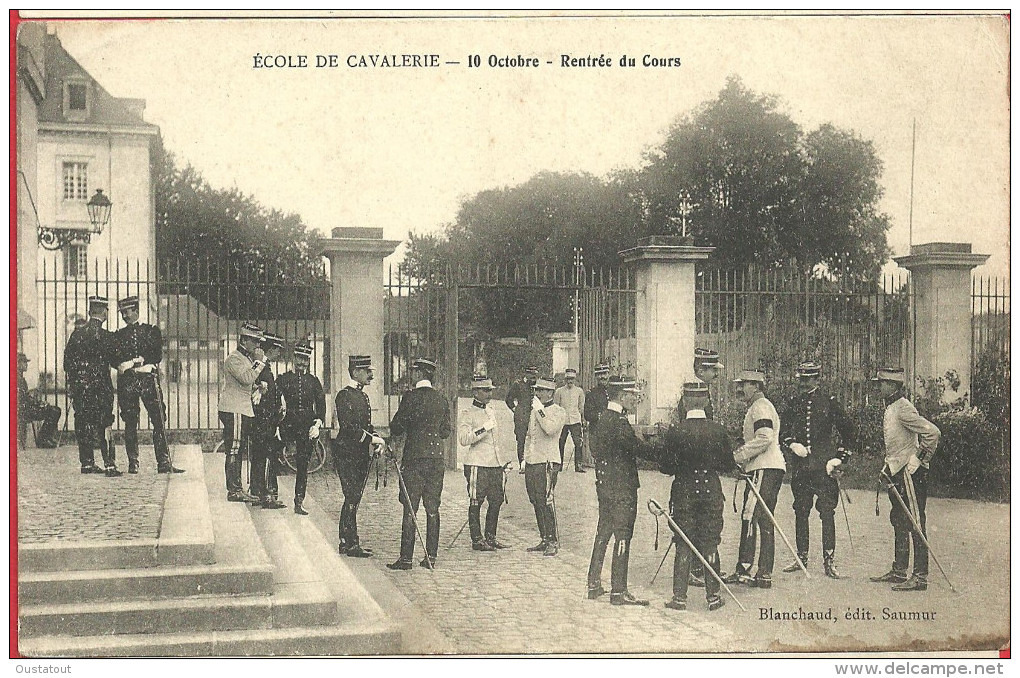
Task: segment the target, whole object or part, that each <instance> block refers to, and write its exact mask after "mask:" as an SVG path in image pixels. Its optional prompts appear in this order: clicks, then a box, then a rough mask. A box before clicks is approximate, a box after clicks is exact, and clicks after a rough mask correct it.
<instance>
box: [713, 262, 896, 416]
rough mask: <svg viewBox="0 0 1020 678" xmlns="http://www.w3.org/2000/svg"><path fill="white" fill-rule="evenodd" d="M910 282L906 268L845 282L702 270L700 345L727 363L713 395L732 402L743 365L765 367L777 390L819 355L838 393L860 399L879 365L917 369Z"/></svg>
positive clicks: (850, 401)
mask: <svg viewBox="0 0 1020 678" xmlns="http://www.w3.org/2000/svg"><path fill="white" fill-rule="evenodd" d="M908 281H909V277H908V275H907V274H905V273H904V274H899V275H888V276H884V277H883V278H882V279H881V280H879V281H875V282H860V281H850V282H847V281H842V280H834V279H831V278H828V277H825V276H814V275H805V274H803V273H800V272H795V271H789V270H783V269H771V270H764V269H756V268H749V269H747V270H737V271H722V270H711V269H706V270H701V271H699V272H698V275H697V279H696V287H695V316H696V317H695V323H696V329H697V343H698V345H699V346H703V347H706V348H714V349H716V350H718V351H719V352H720V354H721V356H722V361H723V363H724V365H725V366H726V367H725V370H724V373H723V375H722V376H723V378H722V379H720V380H719V381H717V382H716V387H715V390H716V393H715V394H714V397H715V398H717V399H718V402H720V403H721V404H722V405H723V406H725V405H726V404H727V403H728V402H731V401H732V400H733V392H732V379H734V378H735V377H736V375H737V373H739V371H740V370H742V369H762V370H764V371H765V372H766V375H767V376H768V377H769V379H770V385H771V386H770V388H771V389H772V390H773V391H776V390H782V389H784V388H786V387H792V384H793V382H794V381H795V378H794V374H795V370H796V367H797V364H798V363H799V362H801V361H804V360H814V361H817V362H818V363H820V364H821V366H822V370H823V374H824V375H825V377H824V378H825V382H826V384H827V387H828V388H829V390H830V391H831V392H832V393H833V394H834V395H836V396H837V397H838V398H840V399H841V400H842V401H843V402H844V403H845V404H847V405H848V406H855V405H860V404H862V403H863V402H864V400H865V398H866V396H867V393H868V389H869V386H868V379H869V378H870V377H871V376H873V375H874V373H875V370H876V369H877V367H878V366H880V365H897V366H903V367H905V368H907V370H908V372H910V371H911V367H912V363H913V358H912V350H913V349H912V331H913V320H912V315H911V311H910V289H909V285H908Z"/></svg>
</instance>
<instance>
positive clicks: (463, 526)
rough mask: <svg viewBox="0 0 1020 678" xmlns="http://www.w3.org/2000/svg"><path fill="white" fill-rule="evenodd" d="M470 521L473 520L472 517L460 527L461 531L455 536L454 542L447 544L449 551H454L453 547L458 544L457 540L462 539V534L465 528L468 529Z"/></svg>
mask: <svg viewBox="0 0 1020 678" xmlns="http://www.w3.org/2000/svg"><path fill="white" fill-rule="evenodd" d="M470 520H471V517H470V516H468V519H467V520H465V521H464V524H463V525H461V526H460V529H459V530H457V534H455V535H454V536H453V540H452V541H451V542H450V543H449V544H447V545H446V549H447V550H449V549H452V548H453V545H454V544H456V543H457V539H459V538H460V533H461V532H463V531H464V528H465V527H467V525H468V522H469V521H470Z"/></svg>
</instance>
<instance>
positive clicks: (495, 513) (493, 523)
mask: <svg viewBox="0 0 1020 678" xmlns="http://www.w3.org/2000/svg"><path fill="white" fill-rule="evenodd" d="M502 507H503V504H502V502H493V501H491V500H490V501H489V507H488V508H487V509H486V510H485V538H486V540H488V541H489V543H491V544H492V545H493V546H496V548H500V545H498V542H497V541H496V528H497V527H498V526H499V510H500V509H501V508H502Z"/></svg>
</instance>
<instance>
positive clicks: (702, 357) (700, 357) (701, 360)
mask: <svg viewBox="0 0 1020 678" xmlns="http://www.w3.org/2000/svg"><path fill="white" fill-rule="evenodd" d="M724 367H726V366H725V365H723V364H722V363H721V362H719V352H718V351H715V350H713V349H710V348H696V349H694V376H695V377H696V378H697V379H698V380H699V381H702V382H704V383H705V384H707V385H708V386H711V385H712V384H713V383H714V382H715V380H716V379H718V378H719V375H720V374H721V373H722V370H723V368H724ZM687 407H688V406H687V403H686V402H685V401H684V397H683V395H682V394H681V396H680V402H679V404H678V405H677V408H676V410H677V412H676V413H677V422H682V421H684V419H685V418H686V416H687ZM703 411H704V412H705V417H707V418H708V419H714V418H715V408H714V407H713V405H712V394H711V392H709V394H708V402H707V403H705V407H704V408H703ZM688 583H689V584H690V585H691V586H704V585H705V568H704V567H703V566H702V564H701V561H696V562H693V563H691V578H690V581H689V582H688Z"/></svg>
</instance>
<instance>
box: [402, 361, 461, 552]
mask: <svg viewBox="0 0 1020 678" xmlns="http://www.w3.org/2000/svg"><path fill="white" fill-rule="evenodd" d="M435 371H436V362H435V361H434V360H431V359H429V358H417V359H415V360H413V361H412V362H411V379H412V380H414V382H415V385H414V390H412V391H410V392H409V393H407V394H405V395H404V397H403V398H401V399H400V406H399V407H398V408H397V413H396V414H395V415H393V420H392V421H391V422H390V432H391V433H392V434H393V435H395V436H401V435H403V436H406V438H405V440H404V451H403V457H402V459H401V463H400V467H401V473H402V475H403V479H404V486H405V487H406V490H407V495H408V496H407V497H405V496H404V493H403V492H401V493H400V502H401V503H402V504H403V505H404V520H403V523H402V525H401V530H400V558H399V559H397V561H396V562H394V563H387V565H386V567H388V568H390V569H391V570H410V569H411V563H412V560H413V558H414V540H415V529H414V521H413V518H414V516H415V514H417V513H418V504H419V503H424V504H425V524H426V536H425V551H426V553H425V558H424V559H423V560H422V561H421V563H420V565H421V566H422V567H428V568H432V567H434V566H435V562H436V555H437V554H438V552H439V501H440V497H441V495H442V494H443V476H444V473H445V459H444V455H443V451H444V449H445V448H446V446H445V445H444V443H443V441H444V440H446V439H447V438H449V437H450V433H451V423H450V403H449V402H448V401H447V400H446V396H444V395H443V394H442V393H440V392H439V391H437V390H436V389H435V388H433V386H432V378H433V375H435Z"/></svg>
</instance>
